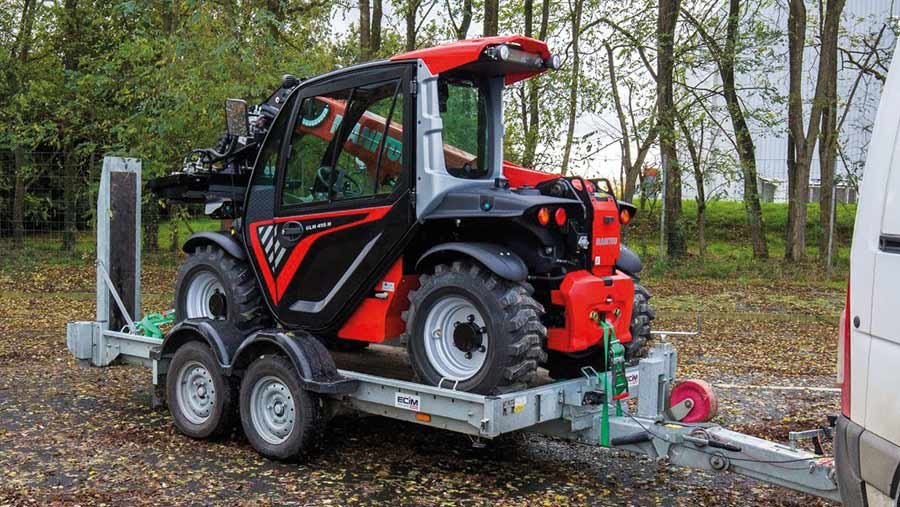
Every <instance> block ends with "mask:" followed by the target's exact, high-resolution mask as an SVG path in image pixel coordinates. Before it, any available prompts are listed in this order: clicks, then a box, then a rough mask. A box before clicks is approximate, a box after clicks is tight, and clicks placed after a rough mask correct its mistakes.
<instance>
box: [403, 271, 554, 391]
mask: <svg viewBox="0 0 900 507" xmlns="http://www.w3.org/2000/svg"><path fill="white" fill-rule="evenodd" d="M419 280H420V283H421V286H420V287H419V289H418V290H417V291H415V292H412V293H410V296H409V298H410V302H411V305H410V308H409V311H408V312H406V313H405V315H404V318H405V319H406V321H407V330H408V331H407V333H408V334H407V340H408V341H407V346H408V348H409V357H410V362H411V363H412V367H413V370H414V371H415V373H416V376H417V377H418V378H419V379H420V380H421V381H423V382H425V383H428V384H431V385H439V384H440V385H441V386H442V387H453V388H456V389H458V390H460V391H468V392H475V393H481V394H494V393H500V392H506V391H511V390H515V389H520V388H523V387H525V385H526V384H527V383H528V382H529V381H530V380H531V379H532V377H533V376H534V373H535V371H536V370H537V367H538V364H539V363H542V362H543V361H544V360H545V359H546V355H545V352H544V350H543V348H542V345H543V342H544V340H545V339H546V336H547V329H546V328H545V327H544V326H543V325H542V324H541V321H540V316H541V314H542V313H543V311H544V309H543V307H542V306H541V304H540V303H538V302H537V301H535V300H534V298H532V297H531V296H530V295H529V291H528V287H527V286H526V285H525V284H521V283H513V282H509V281H507V280H504V279H501V278H499V277H498V276H496V275H494V274H493V273H491V272H490V271H487V270H486V269H484V268H483V267H482V266H481V265H479V264H476V263H472V262H465V261H456V262H454V263H453V265H452V266H447V265H443V264H439V265H438V266H436V267H435V270H434V275H422V276H421V277H419Z"/></svg>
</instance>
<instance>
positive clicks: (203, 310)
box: [184, 271, 225, 319]
mask: <svg viewBox="0 0 900 507" xmlns="http://www.w3.org/2000/svg"><path fill="white" fill-rule="evenodd" d="M216 294H220V295H221V297H224V295H225V288H224V287H223V286H222V282H220V281H219V279H218V278H217V277H216V275H214V274H213V273H211V272H209V271H201V272H199V273H197V274H195V275H194V276H193V277H191V280H190V282H188V289H187V295H186V296H185V305H184V306H185V310H186V312H187V318H189V319H214V318H216V317H223V316H222V315H219V316H217V315H216V314H214V313H213V310H212V308H211V306H210V300H211V299H212V298H213V297H214V296H215V295H216Z"/></svg>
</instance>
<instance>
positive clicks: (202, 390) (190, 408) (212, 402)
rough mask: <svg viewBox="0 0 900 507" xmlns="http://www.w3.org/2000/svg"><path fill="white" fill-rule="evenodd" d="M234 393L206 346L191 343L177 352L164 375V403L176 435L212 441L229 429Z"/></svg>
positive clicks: (232, 387) (229, 382)
mask: <svg viewBox="0 0 900 507" xmlns="http://www.w3.org/2000/svg"><path fill="white" fill-rule="evenodd" d="M234 397H235V389H234V386H233V385H232V383H231V381H230V380H229V379H228V378H226V377H225V376H224V375H223V374H222V371H221V370H220V369H219V362H218V361H217V360H216V358H215V356H214V355H213V352H212V350H210V348H209V347H207V346H206V345H205V344H203V343H200V342H196V341H192V342H188V343H186V344H184V345H182V346H181V347H179V348H178V350H176V351H175V355H174V356H173V357H172V361H171V362H170V363H169V370H168V374H167V375H166V401H167V402H168V405H169V411H170V412H171V413H172V419H173V420H174V421H175V426H176V427H177V428H178V430H179V431H181V432H182V433H184V434H185V435H187V436H189V437H191V438H211V437H215V436H218V435H221V434H223V433H224V432H225V431H227V430H228V429H230V428H231V421H232V420H233V418H232V415H233V412H234V400H233V398H234Z"/></svg>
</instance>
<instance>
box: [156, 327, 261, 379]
mask: <svg viewBox="0 0 900 507" xmlns="http://www.w3.org/2000/svg"><path fill="white" fill-rule="evenodd" d="M190 341H199V342H203V343H206V345H207V346H209V348H210V349H212V351H213V354H214V355H215V356H216V361H218V363H219V366H221V367H222V368H223V369H226V368H227V367H228V366H229V365H230V364H231V362H232V360H231V358H232V357H233V356H234V353H235V351H236V350H237V349H238V346H239V345H240V344H241V342H243V341H244V334H243V333H242V332H241V331H240V330H238V328H236V327H234V325H233V324H231V323H230V322H228V321H224V320H210V319H188V320H184V321H182V322H179V323H178V324H176V325H175V327H173V328H172V330H171V331H169V333H168V334H166V337H165V339H164V340H163V344H162V347H160V349H159V351H157V352H154V354H152V355H151V357H152V358H153V359H156V360H161V359H164V358H167V357H170V356H172V355H174V354H175V351H176V350H178V347H181V346H182V345H184V344H185V343H187V342H190Z"/></svg>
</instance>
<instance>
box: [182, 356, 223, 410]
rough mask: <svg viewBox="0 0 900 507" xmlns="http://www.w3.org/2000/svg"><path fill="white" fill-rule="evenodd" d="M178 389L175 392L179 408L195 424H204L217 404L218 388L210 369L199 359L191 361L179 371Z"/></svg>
mask: <svg viewBox="0 0 900 507" xmlns="http://www.w3.org/2000/svg"><path fill="white" fill-rule="evenodd" d="M177 378H178V390H177V391H176V393H175V396H176V398H177V400H176V402H177V403H178V409H179V411H180V412H181V414H183V415H184V417H185V418H186V419H187V420H188V421H190V422H191V423H193V424H203V423H204V422H205V421H206V420H207V419H209V417H210V415H211V414H212V409H213V407H214V406H215V404H216V388H215V384H213V378H212V375H211V374H210V372H209V370H207V369H206V367H205V366H204V365H203V364H201V363H200V362H198V361H191V362H189V363H187V364H185V365H184V366H182V367H181V370H179V371H178V377H177Z"/></svg>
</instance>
